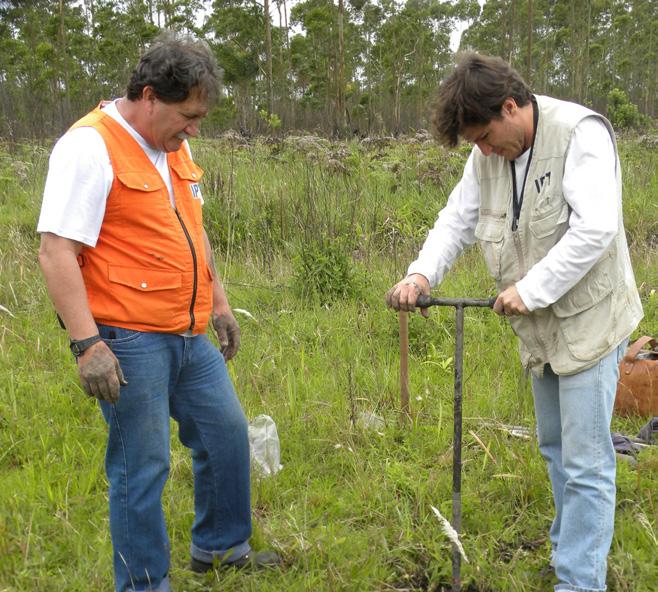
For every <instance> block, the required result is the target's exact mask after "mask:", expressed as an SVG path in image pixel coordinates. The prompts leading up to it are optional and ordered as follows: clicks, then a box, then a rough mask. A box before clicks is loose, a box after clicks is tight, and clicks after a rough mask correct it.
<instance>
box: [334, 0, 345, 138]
mask: <svg viewBox="0 0 658 592" xmlns="http://www.w3.org/2000/svg"><path fill="white" fill-rule="evenodd" d="M344 14H345V2H344V0H338V80H337V81H336V82H337V84H336V127H337V131H338V135H340V136H342V135H343V134H344V132H345V39H344V36H343V34H344V33H343V17H344Z"/></svg>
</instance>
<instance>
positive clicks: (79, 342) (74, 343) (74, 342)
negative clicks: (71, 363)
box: [71, 335, 102, 358]
mask: <svg viewBox="0 0 658 592" xmlns="http://www.w3.org/2000/svg"><path fill="white" fill-rule="evenodd" d="M99 341H102V337H101V336H100V335H93V336H92V337H87V339H71V353H72V354H73V355H74V356H75V357H76V358H79V357H80V356H81V355H82V354H84V353H85V352H86V351H87V350H88V349H89V348H90V347H91V346H92V345H94V343H98V342H99Z"/></svg>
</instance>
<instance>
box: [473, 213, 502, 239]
mask: <svg viewBox="0 0 658 592" xmlns="http://www.w3.org/2000/svg"><path fill="white" fill-rule="evenodd" d="M506 220H507V218H505V217H503V218H490V217H485V218H481V219H480V221H479V222H478V223H477V226H476V227H475V238H477V239H479V240H481V241H486V242H492V243H497V242H499V241H501V240H503V235H504V234H505V222H506Z"/></svg>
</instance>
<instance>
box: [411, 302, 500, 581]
mask: <svg viewBox="0 0 658 592" xmlns="http://www.w3.org/2000/svg"><path fill="white" fill-rule="evenodd" d="M494 302H496V299H495V298H489V299H476V298H431V297H430V296H426V295H425V294H421V295H420V296H418V299H417V300H416V306H417V307H418V308H428V307H430V306H453V307H454V308H455V317H456V325H455V398H454V419H453V426H454V439H453V445H452V451H453V456H452V527H453V528H454V529H455V531H456V532H457V534H460V532H461V522H462V498H461V474H462V376H463V364H464V308H466V307H467V306H474V307H480V308H493V305H494ZM407 322H408V321H407V313H406V312H402V311H401V312H400V386H401V403H402V413H403V415H404V416H408V415H409V388H408V379H407V369H408V343H409V340H408V328H407ZM460 591H461V555H460V553H459V550H458V549H457V546H456V545H453V549H452V592H460Z"/></svg>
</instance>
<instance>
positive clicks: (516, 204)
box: [510, 96, 539, 232]
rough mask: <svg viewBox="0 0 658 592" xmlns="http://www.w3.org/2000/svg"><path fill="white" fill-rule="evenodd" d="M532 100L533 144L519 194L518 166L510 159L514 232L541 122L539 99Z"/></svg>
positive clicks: (517, 223) (517, 225) (533, 98)
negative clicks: (517, 183)
mask: <svg viewBox="0 0 658 592" xmlns="http://www.w3.org/2000/svg"><path fill="white" fill-rule="evenodd" d="M531 101H532V145H531V146H530V154H529V155H528V162H526V164H525V173H523V185H521V195H519V194H518V191H517V188H516V167H515V166H514V161H513V160H511V161H510V167H511V168H512V210H513V214H514V216H513V218H512V232H514V231H515V230H516V229H517V228H518V227H519V217H520V216H521V206H522V205H523V192H524V190H525V182H526V179H527V178H528V171H529V170H530V161H531V160H532V152H533V150H534V149H535V136H536V135H537V123H538V122H539V110H538V109H537V100H536V99H535V97H534V96H533V97H532V98H531Z"/></svg>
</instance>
